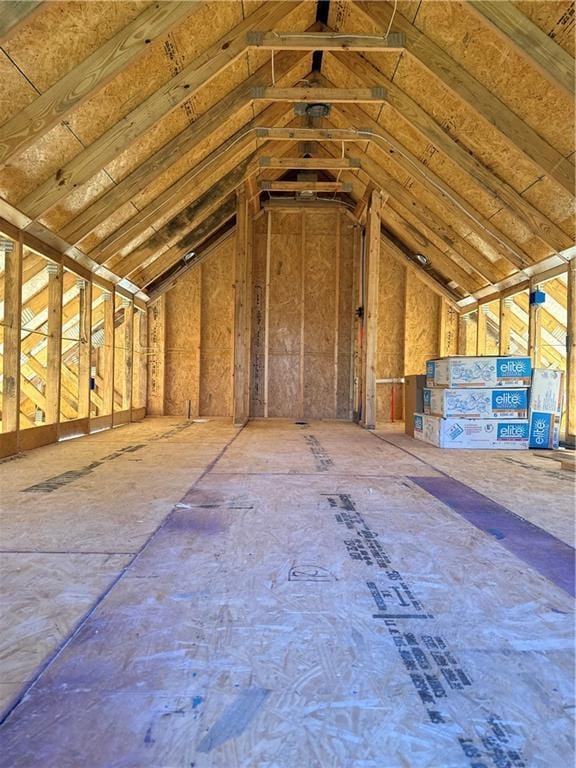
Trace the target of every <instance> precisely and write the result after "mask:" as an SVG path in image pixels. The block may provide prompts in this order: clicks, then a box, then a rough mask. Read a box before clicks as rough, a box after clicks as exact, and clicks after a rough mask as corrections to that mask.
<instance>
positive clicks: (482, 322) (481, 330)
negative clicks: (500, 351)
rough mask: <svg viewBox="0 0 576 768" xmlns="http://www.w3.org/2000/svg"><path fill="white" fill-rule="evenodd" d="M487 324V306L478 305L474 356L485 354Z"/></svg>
mask: <svg viewBox="0 0 576 768" xmlns="http://www.w3.org/2000/svg"><path fill="white" fill-rule="evenodd" d="M487 322H488V305H487V304H480V306H479V307H478V324H477V329H476V354H477V355H485V354H486V325H487Z"/></svg>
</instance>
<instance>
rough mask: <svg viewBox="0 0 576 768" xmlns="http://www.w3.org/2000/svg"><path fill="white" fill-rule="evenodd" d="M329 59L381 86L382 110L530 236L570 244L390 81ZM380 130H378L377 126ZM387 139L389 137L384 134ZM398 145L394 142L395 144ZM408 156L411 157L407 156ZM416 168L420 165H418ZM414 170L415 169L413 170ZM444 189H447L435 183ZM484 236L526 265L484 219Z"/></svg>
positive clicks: (368, 68) (360, 64)
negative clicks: (402, 122) (454, 167)
mask: <svg viewBox="0 0 576 768" xmlns="http://www.w3.org/2000/svg"><path fill="white" fill-rule="evenodd" d="M329 56H331V57H334V59H335V60H336V61H337V62H338V63H339V64H340V65H341V66H342V67H344V68H345V69H346V71H347V72H348V73H350V74H352V75H354V76H355V77H356V78H358V79H359V80H360V81H363V82H367V83H371V82H381V83H384V87H385V88H386V91H387V95H388V96H387V100H386V109H388V108H391V109H393V110H394V111H395V112H397V113H398V114H399V115H400V116H401V117H402V118H404V119H405V120H407V121H408V122H409V123H410V125H411V127H412V128H413V129H414V130H416V131H417V132H418V133H419V134H420V135H421V136H422V138H424V139H425V140H426V141H427V142H429V143H430V144H432V145H434V146H435V147H436V148H437V149H438V150H439V151H440V152H441V153H442V154H443V155H445V156H446V157H447V158H448V159H449V160H450V161H452V162H454V163H455V164H456V165H458V166H459V168H460V170H461V171H463V172H464V173H466V174H467V175H468V176H469V178H470V182H471V183H472V184H474V185H476V184H477V185H479V186H480V188H481V189H483V190H484V191H485V192H486V193H487V194H488V195H490V196H491V197H493V198H497V199H498V200H499V201H500V203H501V204H502V206H503V207H504V208H506V210H509V211H510V212H511V213H512V214H513V215H516V216H518V217H519V219H520V221H522V222H523V223H524V224H525V225H526V226H528V227H529V228H530V229H531V230H532V231H533V232H534V234H535V235H536V236H537V237H539V238H540V239H542V240H543V242H546V243H547V244H548V245H550V246H551V247H552V248H554V250H556V251H560V250H562V249H564V248H567V247H569V246H570V245H571V244H572V241H571V238H570V236H569V235H567V234H566V233H565V232H563V230H562V229H561V228H560V227H558V225H556V224H554V223H553V222H552V221H550V219H548V218H547V217H546V216H545V215H544V214H542V213H541V212H540V211H538V209H537V208H536V207H535V206H534V205H532V204H531V203H530V202H529V201H528V200H526V199H525V198H523V197H521V195H520V194H519V193H517V192H516V191H515V190H514V189H513V188H512V187H511V186H510V185H509V184H508V183H507V182H505V181H503V180H502V179H500V178H499V177H498V176H496V174H495V173H494V172H492V171H491V170H489V169H488V168H486V167H485V166H484V165H483V164H482V163H481V162H480V161H479V160H478V159H477V158H476V157H475V156H474V155H473V154H471V153H470V152H468V151H467V150H466V149H465V148H464V147H463V146H462V145H461V144H460V143H459V142H457V141H456V140H455V139H453V138H452V137H451V136H450V135H449V134H448V133H447V132H446V131H445V130H444V129H443V128H442V127H441V126H440V125H438V123H436V122H435V120H434V119H433V118H432V117H431V116H430V115H429V114H428V113H427V112H426V111H425V110H424V109H423V108H422V107H421V106H420V105H419V104H418V103H417V102H415V101H414V100H413V99H412V98H411V97H410V96H408V95H407V94H406V93H404V91H402V90H401V89H400V88H399V87H398V86H396V85H395V84H394V83H393V82H392V81H390V80H387V79H386V78H385V77H384V76H383V75H382V74H381V73H380V72H379V70H377V69H376V68H375V67H374V66H373V65H372V64H370V62H368V61H367V60H366V59H363V58H361V57H359V56H357V55H356V54H350V55H348V56H346V57H344V56H342V55H341V54H340V53H330V54H329ZM379 129H380V130H381V127H380V126H379ZM387 138H388V139H390V138H391V135H390V134H388V136H387ZM398 143H399V142H397V141H396V144H398ZM399 154H400V158H399V160H400V159H401V157H403V156H406V157H408V158H409V159H410V160H411V162H412V158H413V157H414V156H413V155H412V157H410V155H406V152H405V151H401V152H400V153H399ZM410 154H411V153H410ZM417 165H421V163H420V162H419V161H418V164H417ZM416 167H417V166H415V168H416ZM428 175H429V177H430V178H433V174H432V172H431V171H430V170H428ZM438 179H439V177H438V176H437V175H436V178H435V182H436V183H437V184H438V181H437V180H438ZM439 181H440V182H441V183H443V184H444V185H445V186H446V187H447V186H448V185H446V184H445V182H442V180H439ZM441 189H442V186H441V184H438V186H437V190H438V192H440V190H441ZM485 222H487V224H486V223H484V227H485V230H484V231H485V234H486V235H488V234H490V235H491V236H492V237H493V238H495V240H496V242H497V243H498V245H496V247H497V248H500V249H501V248H502V246H504V248H505V249H506V251H507V255H506V257H507V258H509V257H512V256H513V255H515V256H516V257H517V262H516V266H518V267H520V268H521V267H522V266H523V263H525V262H528V261H529V258H528V257H527V256H526V254H524V253H523V252H522V250H521V249H520V248H519V247H518V246H517V245H516V244H515V243H513V242H512V241H511V240H510V239H509V238H506V237H503V236H502V233H501V232H500V231H499V230H498V228H497V227H496V226H495V225H494V224H493V223H492V222H490V221H489V220H487V219H485Z"/></svg>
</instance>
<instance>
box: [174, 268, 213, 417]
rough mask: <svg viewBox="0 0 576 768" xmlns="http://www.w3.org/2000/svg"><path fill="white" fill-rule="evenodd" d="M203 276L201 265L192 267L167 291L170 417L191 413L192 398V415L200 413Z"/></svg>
mask: <svg viewBox="0 0 576 768" xmlns="http://www.w3.org/2000/svg"><path fill="white" fill-rule="evenodd" d="M214 256H216V254H214ZM211 258H213V257H211ZM200 276H201V267H196V268H193V269H190V270H189V271H188V272H187V273H186V274H185V275H184V276H183V277H182V279H181V280H179V281H178V282H177V283H176V285H175V286H174V288H172V289H171V290H170V291H168V292H167V294H166V357H165V360H166V362H165V365H166V384H165V398H164V413H165V414H166V415H167V416H180V417H185V416H187V415H188V403H187V401H188V400H190V401H191V413H192V415H194V416H197V415H198V413H197V407H198V394H199V383H200V382H199V378H200V377H199V374H200V371H199V368H198V361H199V350H200V322H201V318H200Z"/></svg>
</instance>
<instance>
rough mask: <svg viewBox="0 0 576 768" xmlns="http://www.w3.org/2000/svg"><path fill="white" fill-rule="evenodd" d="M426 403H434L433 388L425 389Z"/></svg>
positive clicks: (424, 398) (424, 399)
mask: <svg viewBox="0 0 576 768" xmlns="http://www.w3.org/2000/svg"><path fill="white" fill-rule="evenodd" d="M423 401H424V405H430V404H431V403H432V390H431V389H425V390H424V395H423Z"/></svg>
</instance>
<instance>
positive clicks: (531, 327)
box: [528, 280, 542, 368]
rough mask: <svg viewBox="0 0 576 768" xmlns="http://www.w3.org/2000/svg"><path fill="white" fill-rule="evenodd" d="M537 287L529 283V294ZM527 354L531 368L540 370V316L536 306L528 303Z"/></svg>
mask: <svg viewBox="0 0 576 768" xmlns="http://www.w3.org/2000/svg"><path fill="white" fill-rule="evenodd" d="M537 288H538V285H537V284H536V283H533V282H532V280H531V281H530V293H532V291H535V290H537ZM528 312H529V314H528V354H529V356H530V358H531V360H532V367H533V368H540V349H541V343H540V339H541V336H542V328H541V326H542V314H541V312H540V308H539V306H538V304H532V303H530V306H529V309H528Z"/></svg>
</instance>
